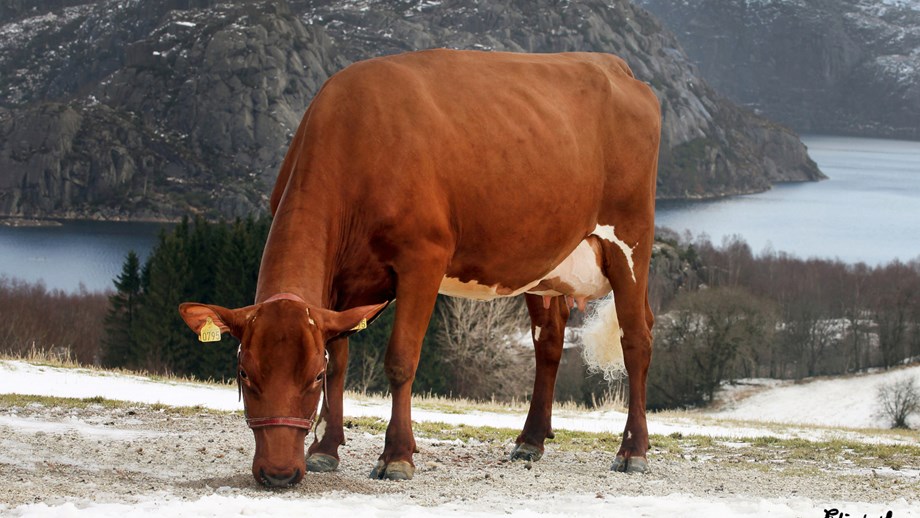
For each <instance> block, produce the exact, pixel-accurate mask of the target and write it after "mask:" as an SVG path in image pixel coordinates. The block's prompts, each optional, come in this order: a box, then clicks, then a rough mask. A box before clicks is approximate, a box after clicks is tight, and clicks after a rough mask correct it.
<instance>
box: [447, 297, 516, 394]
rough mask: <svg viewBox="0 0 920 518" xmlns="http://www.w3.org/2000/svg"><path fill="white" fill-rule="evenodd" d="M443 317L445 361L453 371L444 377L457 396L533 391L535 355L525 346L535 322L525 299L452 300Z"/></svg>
mask: <svg viewBox="0 0 920 518" xmlns="http://www.w3.org/2000/svg"><path fill="white" fill-rule="evenodd" d="M438 313H439V317H440V319H441V329H440V336H439V338H440V340H441V342H442V344H441V345H442V347H441V351H442V355H443V357H442V362H443V363H444V364H446V365H447V366H448V367H449V368H447V369H445V370H444V375H445V376H447V377H449V383H448V386H449V387H450V391H451V392H452V393H453V395H455V396H462V397H469V398H474V399H485V398H490V397H498V398H508V397H514V396H523V395H526V394H527V393H528V392H529V388H530V383H531V381H532V379H531V376H532V375H531V372H532V370H533V368H532V367H533V360H532V357H533V353H532V351H531V350H528V349H526V348H524V347H522V346H521V336H522V333H526V330H528V329H529V325H528V322H529V319H528V317H527V312H526V309H525V308H524V306H523V304H522V303H521V300H520V299H519V298H502V299H496V300H494V301H491V302H483V301H477V300H468V299H459V298H452V297H448V298H447V299H446V300H445V301H444V303H443V304H441V305H440V306H439V307H438ZM524 336H527V334H524Z"/></svg>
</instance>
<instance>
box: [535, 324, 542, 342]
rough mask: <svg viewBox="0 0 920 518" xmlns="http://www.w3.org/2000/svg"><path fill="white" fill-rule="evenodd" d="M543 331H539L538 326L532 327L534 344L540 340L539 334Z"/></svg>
mask: <svg viewBox="0 0 920 518" xmlns="http://www.w3.org/2000/svg"><path fill="white" fill-rule="evenodd" d="M541 331H543V330H542V329H540V326H533V341H534V342H536V341H537V340H539V339H540V332H541Z"/></svg>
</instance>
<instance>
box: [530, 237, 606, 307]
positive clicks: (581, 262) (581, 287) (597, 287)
mask: <svg viewBox="0 0 920 518" xmlns="http://www.w3.org/2000/svg"><path fill="white" fill-rule="evenodd" d="M544 279H552V280H558V281H559V282H561V283H564V284H565V285H567V286H570V287H571V288H572V293H558V292H555V291H552V290H551V291H532V292H531V293H536V294H537V295H569V296H571V297H575V298H579V297H586V298H589V299H596V298H598V297H603V296H604V295H605V294H607V293H608V292H609V291H610V282H609V281H608V280H607V277H606V276H604V272H602V271H601V268H600V266H599V265H598V264H597V255H596V254H595V253H594V249H593V248H591V245H590V244H588V241H586V240H584V241H582V242H581V243H578V246H577V247H575V250H574V251H572V253H571V254H569V256H568V257H566V258H565V259H563V260H562V262H561V263H559V265H558V266H556V267H555V268H553V271H551V272H549V273H548V274H546V276H545V277H544ZM541 280H542V279H541Z"/></svg>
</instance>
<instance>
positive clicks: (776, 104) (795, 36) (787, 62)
mask: <svg viewBox="0 0 920 518" xmlns="http://www.w3.org/2000/svg"><path fill="white" fill-rule="evenodd" d="M637 3H638V4H640V5H642V6H643V7H645V8H647V9H649V10H651V11H652V12H653V13H655V15H656V16H658V17H659V18H660V19H661V20H662V21H663V22H664V23H665V24H666V25H667V26H668V27H669V28H670V29H671V30H673V31H674V32H675V33H676V34H677V37H678V39H679V40H680V43H681V45H682V46H683V48H684V49H685V50H686V51H687V54H688V55H689V56H690V59H691V60H692V61H693V62H694V63H696V64H698V66H699V70H700V75H701V76H702V77H703V78H705V79H706V81H708V82H709V83H710V84H711V85H712V86H713V87H714V88H716V89H717V90H718V91H719V92H722V93H724V94H726V95H727V96H728V97H730V98H731V99H733V100H734V101H736V102H738V103H740V104H742V105H745V106H748V107H750V108H752V109H754V110H756V111H757V112H759V113H762V114H764V115H765V116H767V117H770V118H772V119H775V120H778V121H780V122H782V123H783V124H788V125H790V126H791V127H793V128H795V129H796V130H797V131H800V132H802V133H834V134H848V135H858V136H875V137H895V138H904V139H911V140H918V139H920V123H918V121H920V1H917V0H809V1H807V2H804V1H800V0H694V1H682V2H675V1H673V0H638V2H637Z"/></svg>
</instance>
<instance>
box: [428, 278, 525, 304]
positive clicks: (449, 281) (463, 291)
mask: <svg viewBox="0 0 920 518" xmlns="http://www.w3.org/2000/svg"><path fill="white" fill-rule="evenodd" d="M539 282H540V281H534V282H532V283H530V284H528V285H527V286H524V287H523V288H520V289H517V290H510V289H505V288H501V286H500V285H498V284H495V285H493V286H487V285H485V284H479V283H478V282H476V281H475V280H473V281H469V282H463V281H461V280H460V279H455V278H453V277H447V276H445V277H444V278H443V279H441V286H440V287H439V288H438V293H440V294H441V295H447V296H448V297H462V298H465V299H475V300H493V299H497V298H499V297H514V296H515V295H520V294H522V293H525V292H526V291H527V290H529V289H530V288H533V287H534V286H536V285H537V284H539ZM500 292H501V293H500Z"/></svg>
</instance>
